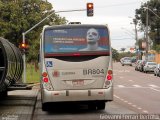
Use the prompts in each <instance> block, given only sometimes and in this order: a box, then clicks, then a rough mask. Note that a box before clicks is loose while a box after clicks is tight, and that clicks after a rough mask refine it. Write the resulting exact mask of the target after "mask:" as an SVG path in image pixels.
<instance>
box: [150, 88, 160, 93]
mask: <svg viewBox="0 0 160 120" xmlns="http://www.w3.org/2000/svg"><path fill="white" fill-rule="evenodd" d="M150 89H152V90H154V91H157V92H160V90H157V89H155V88H150Z"/></svg>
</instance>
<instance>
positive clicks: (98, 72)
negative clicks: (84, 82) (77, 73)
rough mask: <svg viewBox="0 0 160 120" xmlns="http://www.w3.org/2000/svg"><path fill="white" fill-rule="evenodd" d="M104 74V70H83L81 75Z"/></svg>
mask: <svg viewBox="0 0 160 120" xmlns="http://www.w3.org/2000/svg"><path fill="white" fill-rule="evenodd" d="M95 74H104V69H84V70H83V75H95Z"/></svg>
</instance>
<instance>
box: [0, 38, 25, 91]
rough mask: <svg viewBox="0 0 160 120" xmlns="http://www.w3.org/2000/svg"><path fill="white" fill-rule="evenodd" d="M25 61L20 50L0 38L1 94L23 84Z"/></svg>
mask: <svg viewBox="0 0 160 120" xmlns="http://www.w3.org/2000/svg"><path fill="white" fill-rule="evenodd" d="M22 73H23V59H22V55H21V52H20V50H19V49H18V48H17V47H16V46H15V45H14V44H12V43H11V42H9V41H8V40H6V39H4V38H1V37H0V92H3V91H6V90H7V87H9V86H11V85H13V84H15V83H16V82H21V76H22Z"/></svg>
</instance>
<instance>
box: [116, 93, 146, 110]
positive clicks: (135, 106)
mask: <svg viewBox="0 0 160 120" xmlns="http://www.w3.org/2000/svg"><path fill="white" fill-rule="evenodd" d="M114 97H116V98H118V99H120V100H122V101H123V102H125V103H127V104H128V105H130V106H132V107H134V108H136V109H138V110H142V112H143V113H149V112H148V111H147V110H144V109H142V108H141V107H139V106H137V105H135V104H133V103H131V102H128V101H127V100H124V99H122V98H120V97H118V96H117V95H114Z"/></svg>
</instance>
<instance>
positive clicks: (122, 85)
mask: <svg viewBox="0 0 160 120" xmlns="http://www.w3.org/2000/svg"><path fill="white" fill-rule="evenodd" d="M117 86H118V87H120V88H122V87H125V86H124V85H117Z"/></svg>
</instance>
